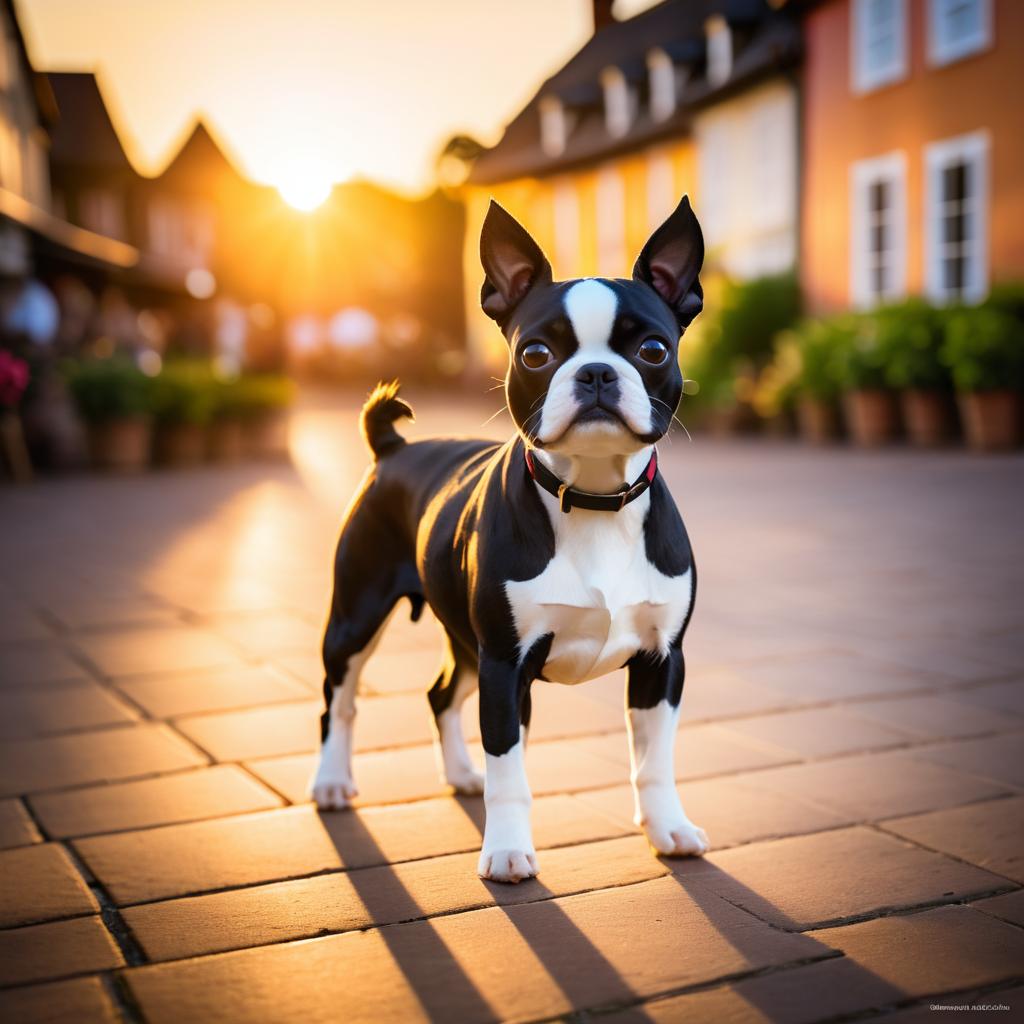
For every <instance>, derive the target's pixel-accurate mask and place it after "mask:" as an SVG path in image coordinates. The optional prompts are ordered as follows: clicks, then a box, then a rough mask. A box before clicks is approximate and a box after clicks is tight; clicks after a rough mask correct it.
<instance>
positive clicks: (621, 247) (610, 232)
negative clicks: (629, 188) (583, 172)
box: [597, 167, 627, 277]
mask: <svg viewBox="0 0 1024 1024" xmlns="http://www.w3.org/2000/svg"><path fill="white" fill-rule="evenodd" d="M626 269H627V268H626V192H625V188H624V187H623V183H622V175H621V174H620V173H619V172H618V170H617V169H616V168H615V167H602V168H601V170H599V171H598V172H597V272H598V273H599V274H600V275H601V276H602V277H620V276H621V275H622V274H624V273H625V272H626Z"/></svg>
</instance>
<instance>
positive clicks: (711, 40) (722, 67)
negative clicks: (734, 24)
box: [704, 14, 732, 86]
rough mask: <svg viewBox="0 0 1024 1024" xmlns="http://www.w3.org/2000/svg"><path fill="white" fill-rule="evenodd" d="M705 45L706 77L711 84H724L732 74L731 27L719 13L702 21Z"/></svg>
mask: <svg viewBox="0 0 1024 1024" xmlns="http://www.w3.org/2000/svg"><path fill="white" fill-rule="evenodd" d="M704 35H705V39H706V45H707V79H708V82H709V83H710V84H711V85H713V86H719V85H724V84H725V83H726V82H727V81H728V80H729V76H730V75H731V74H732V29H730V28H729V22H728V21H726V20H725V18H723V17H722V16H721V15H720V14H714V15H712V16H711V17H710V18H708V20H707V21H706V22H704Z"/></svg>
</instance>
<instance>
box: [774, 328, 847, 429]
mask: <svg viewBox="0 0 1024 1024" xmlns="http://www.w3.org/2000/svg"><path fill="white" fill-rule="evenodd" d="M855 330H856V321H855V320H854V319H853V318H852V317H848V316H846V317H833V318H831V319H828V320H805V321H804V322H803V323H802V324H800V325H798V327H797V328H796V329H795V330H793V331H789V332H784V333H783V334H782V335H781V336H780V339H779V344H780V356H781V357H782V358H785V359H788V360H789V361H790V362H791V364H792V371H791V372H792V387H793V391H794V394H795V406H796V417H797V423H798V425H799V428H800V434H801V436H802V437H803V438H804V440H806V441H809V442H810V443H811V444H827V443H828V442H830V441H833V440H835V439H836V438H837V437H838V436H839V433H840V423H839V410H838V407H837V399H838V394H839V386H838V382H837V379H836V372H835V351H836V348H837V346H842V345H843V344H845V343H847V341H848V336H849V335H851V334H852V333H853V332H854V331H855Z"/></svg>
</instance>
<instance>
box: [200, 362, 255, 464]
mask: <svg viewBox="0 0 1024 1024" xmlns="http://www.w3.org/2000/svg"><path fill="white" fill-rule="evenodd" d="M244 390H245V383H244V381H243V379H242V378H240V377H237V376H234V377H229V378H222V379H218V380H217V381H216V384H215V387H214V402H213V414H212V419H211V420H210V425H209V428H208V431H207V445H208V454H209V456H210V458H211V459H212V460H213V461H215V462H238V461H239V460H240V459H242V458H243V457H244V456H245V449H246V444H245V426H246V423H245V400H244Z"/></svg>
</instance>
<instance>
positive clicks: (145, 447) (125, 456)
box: [89, 416, 153, 473]
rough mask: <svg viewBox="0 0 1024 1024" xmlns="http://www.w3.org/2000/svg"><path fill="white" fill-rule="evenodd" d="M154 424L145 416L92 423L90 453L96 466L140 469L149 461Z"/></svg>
mask: <svg viewBox="0 0 1024 1024" xmlns="http://www.w3.org/2000/svg"><path fill="white" fill-rule="evenodd" d="M152 437H153V424H152V423H151V422H150V420H149V419H148V418H147V417H145V416H130V417H125V418H124V419H116V420H107V421H105V422H103V423H94V424H92V425H91V426H90V427H89V457H90V459H91V461H92V464H93V465H94V466H96V468H97V469H106V470H110V471H111V472H114V473H138V472H140V471H141V470H143V469H145V468H146V467H147V466H148V465H149V450H150V443H151V441H152Z"/></svg>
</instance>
